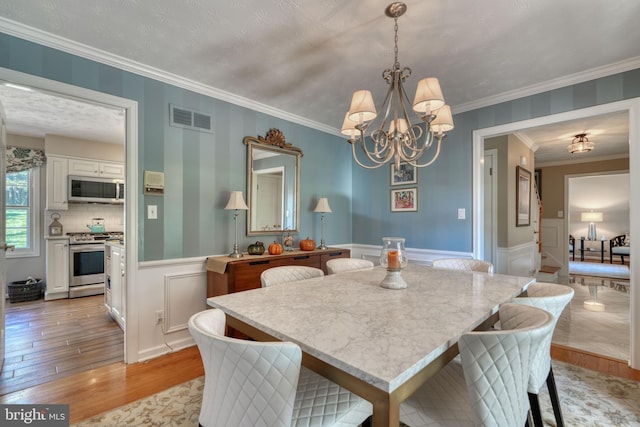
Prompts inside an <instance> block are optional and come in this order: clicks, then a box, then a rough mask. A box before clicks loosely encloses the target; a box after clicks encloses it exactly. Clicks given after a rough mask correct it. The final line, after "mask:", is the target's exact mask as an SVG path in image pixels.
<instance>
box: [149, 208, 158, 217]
mask: <svg viewBox="0 0 640 427" xmlns="http://www.w3.org/2000/svg"><path fill="white" fill-rule="evenodd" d="M147 218H148V219H158V206H156V205H149V206H147Z"/></svg>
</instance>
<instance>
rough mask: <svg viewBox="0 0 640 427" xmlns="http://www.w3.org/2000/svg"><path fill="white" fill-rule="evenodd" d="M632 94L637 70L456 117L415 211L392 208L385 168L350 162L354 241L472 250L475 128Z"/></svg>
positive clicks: (421, 184)
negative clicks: (460, 214)
mask: <svg viewBox="0 0 640 427" xmlns="http://www.w3.org/2000/svg"><path fill="white" fill-rule="evenodd" d="M445 91H446V88H445ZM445 95H446V92H445ZM636 97H640V69H636V70H632V71H628V72H624V73H620V74H616V75H613V76H608V77H604V78H600V79H596V80H593V81H589V82H585V83H580V84H576V85H572V86H568V87H564V88H561V89H557V90H552V91H549V92H544V93H540V94H537V95H533V96H528V97H524V98H520V99H516V100H514V101H510V102H504V103H501V104H496V105H492V106H490V107H484V108H480V109H477V110H473V111H468V112H465V113H461V114H457V115H455V116H454V117H453V119H454V123H455V128H454V129H453V131H451V132H450V133H449V135H447V137H446V138H445V139H444V140H443V147H442V152H441V154H440V158H439V159H438V160H437V161H436V163H434V164H433V165H431V166H429V167H427V168H425V169H419V171H418V184H417V186H418V212H394V213H392V212H391V209H390V205H391V200H390V190H391V188H402V187H400V186H394V187H391V186H390V173H391V172H390V170H389V166H385V167H382V168H380V169H378V170H375V171H369V170H364V169H362V168H360V167H358V166H356V165H354V166H353V183H354V186H353V194H354V196H353V224H354V225H353V241H354V242H355V243H362V244H371V245H379V244H381V238H382V237H384V236H400V237H405V238H406V239H407V240H406V246H407V247H411V248H428V249H436V250H446V251H462V252H472V250H473V247H472V221H471V218H472V185H473V178H472V155H473V148H472V138H473V131H474V130H477V129H483V128H488V127H492V126H498V125H503V124H507V123H513V122H518V121H522V120H527V119H533V118H537V117H542V116H547V115H551V114H557V113H562V112H566V111H571V110H577V109H581V108H587V107H592V106H595V105H600V104H606V103H610V102H615V101H621V100H624V99H631V98H636ZM413 186H415V184H414V185H413ZM407 187H410V186H407ZM458 208H465V209H466V211H467V215H466V219H465V220H459V219H457V209H458Z"/></svg>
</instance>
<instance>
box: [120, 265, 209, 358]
mask: <svg viewBox="0 0 640 427" xmlns="http://www.w3.org/2000/svg"><path fill="white" fill-rule="evenodd" d="M206 260H207V259H206V257H198V258H186V259H174V260H162V261H147V262H141V263H139V269H138V271H137V275H136V280H135V283H132V284H131V286H135V292H136V296H137V300H138V302H139V303H138V307H137V309H136V310H135V311H136V312H137V316H138V351H137V356H138V360H130V361H129V362H137V361H143V360H147V359H152V358H154V357H158V356H161V355H163V354H166V353H170V352H172V351H175V350H180V349H183V348H187V347H191V346H193V345H195V342H194V341H193V338H192V337H191V334H189V330H188V329H187V321H188V320H189V317H191V315H193V314H195V313H197V312H199V311H202V310H205V309H207V301H206V296H207V271H206ZM128 285H129V284H128ZM158 311H163V312H164V321H162V322H160V323H157V321H156V312H158Z"/></svg>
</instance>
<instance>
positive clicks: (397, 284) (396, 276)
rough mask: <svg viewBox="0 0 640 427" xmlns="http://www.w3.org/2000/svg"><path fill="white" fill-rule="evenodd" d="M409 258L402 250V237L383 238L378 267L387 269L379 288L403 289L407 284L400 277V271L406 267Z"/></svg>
mask: <svg viewBox="0 0 640 427" xmlns="http://www.w3.org/2000/svg"><path fill="white" fill-rule="evenodd" d="M408 263H409V258H408V257H407V251H406V250H405V249H404V238H403V237H383V238H382V252H381V253H380V265H381V266H383V267H385V268H386V269H387V275H386V276H385V278H384V280H383V281H382V283H380V286H382V287H383V288H387V289H405V288H406V287H407V282H405V281H404V279H403V278H402V276H401V275H400V271H401V270H402V269H403V268H405V267H406V266H407V264H408Z"/></svg>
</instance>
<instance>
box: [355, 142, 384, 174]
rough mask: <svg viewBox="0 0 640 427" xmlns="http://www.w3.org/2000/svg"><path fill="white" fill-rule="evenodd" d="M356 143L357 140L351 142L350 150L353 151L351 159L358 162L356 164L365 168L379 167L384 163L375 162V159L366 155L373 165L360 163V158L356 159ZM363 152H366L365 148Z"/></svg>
mask: <svg viewBox="0 0 640 427" xmlns="http://www.w3.org/2000/svg"><path fill="white" fill-rule="evenodd" d="M356 144H357V141H354V143H353V144H351V152H352V153H353V160H355V161H356V163H357V164H358V166H360V167H363V168H365V169H378V168H379V167H381V166H382V165H384V163H383V162H377V161H375V160H374V159H371V157H369V156H367V157H369V159H370V160H371V161H372V162H373V163H375V164H374V165H373V166H369V165H365V164H364V163H362V162H361V161H360V159H358V155H357V153H356ZM365 153H366V150H365Z"/></svg>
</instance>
